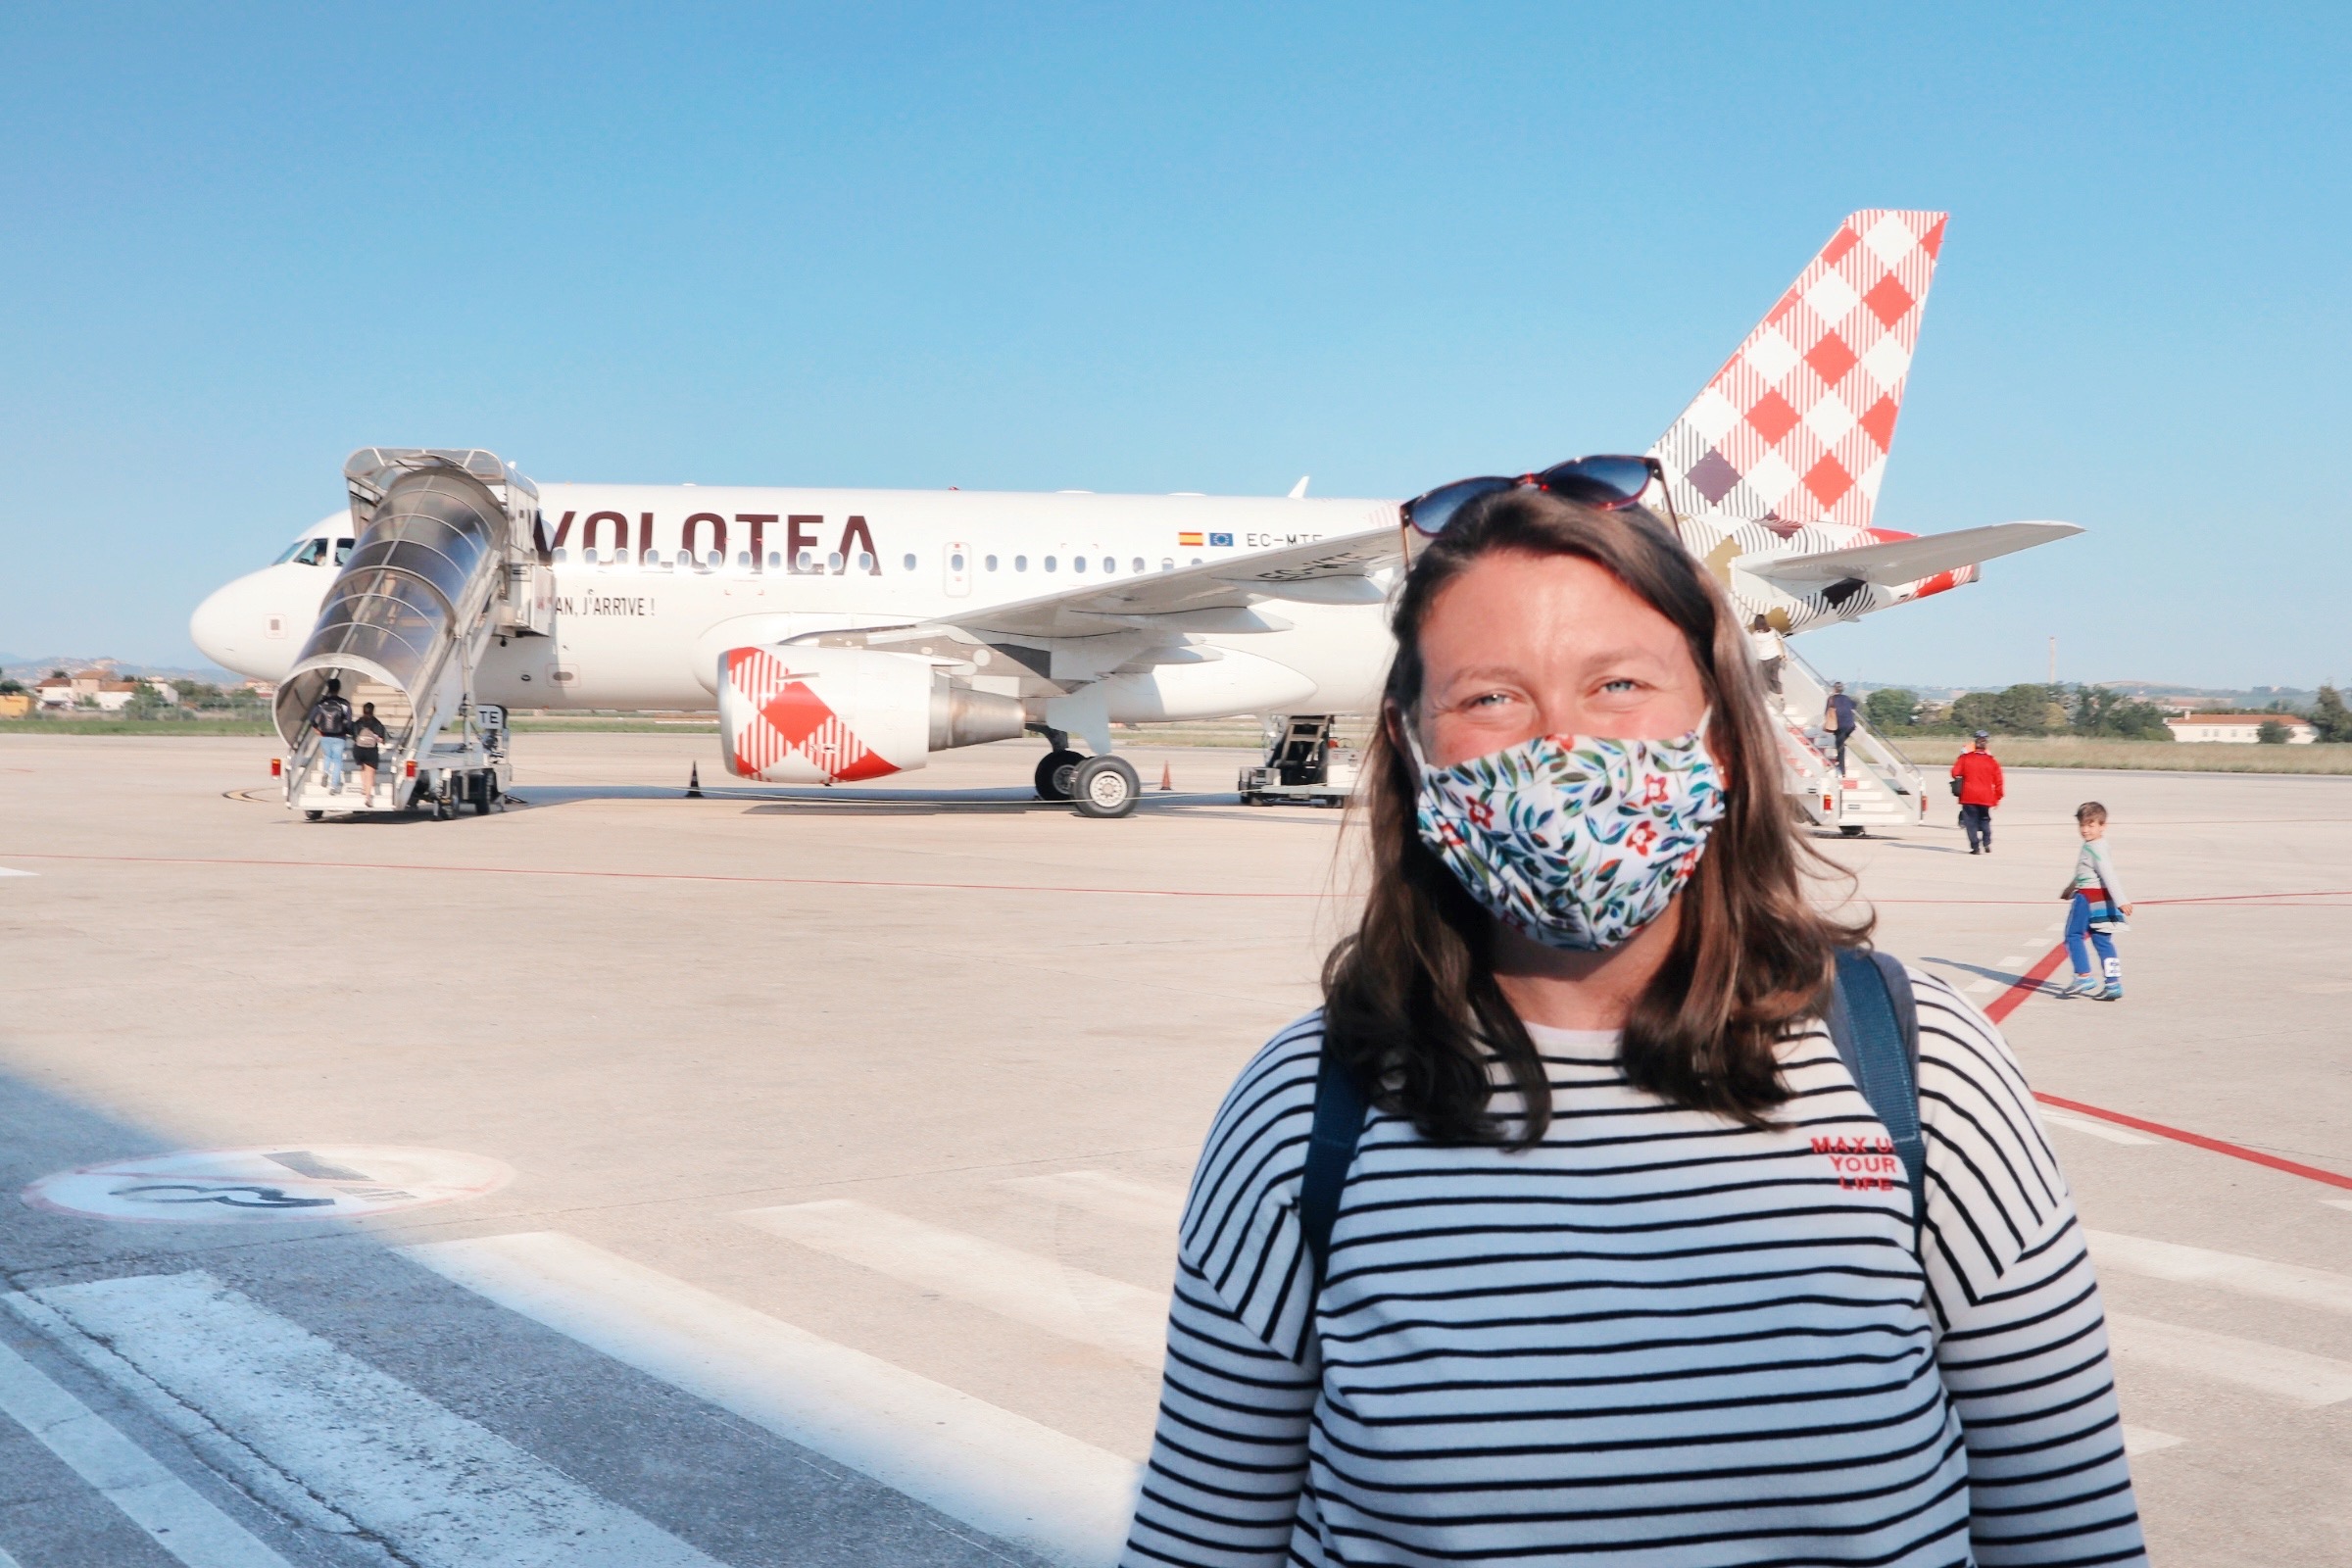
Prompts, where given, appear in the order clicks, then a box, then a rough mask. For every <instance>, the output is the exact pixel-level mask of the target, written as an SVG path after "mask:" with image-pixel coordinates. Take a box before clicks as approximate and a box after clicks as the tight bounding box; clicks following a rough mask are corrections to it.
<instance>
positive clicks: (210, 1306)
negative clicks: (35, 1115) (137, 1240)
mask: <svg viewBox="0 0 2352 1568" xmlns="http://www.w3.org/2000/svg"><path fill="white" fill-rule="evenodd" d="M28 1294H29V1295H31V1296H32V1297H33V1298H34V1299H36V1300H38V1301H39V1302H41V1303H42V1304H43V1305H45V1306H48V1307H50V1308H52V1309H53V1310H55V1311H56V1312H57V1313H58V1315H59V1316H61V1317H63V1318H64V1319H66V1320H67V1321H68V1322H70V1323H71V1324H73V1326H74V1328H76V1329H77V1330H79V1331H80V1332H81V1333H83V1334H85V1335H87V1336H89V1337H91V1338H93V1339H96V1340H99V1341H101V1342H103V1343H104V1344H105V1345H106V1346H107V1347H108V1348H111V1349H112V1350H113V1351H114V1352H115V1354H116V1355H118V1356H120V1357H121V1358H122V1359H123V1361H125V1362H127V1363H129V1364H130V1365H131V1366H134V1367H136V1368H137V1369H138V1370H139V1372H140V1373H141V1374H143V1375H144V1376H146V1377H147V1378H149V1379H151V1380H153V1381H154V1382H155V1383H157V1384H159V1385H161V1386H162V1387H163V1388H165V1389H167V1390H169V1391H170V1392H171V1393H172V1395H174V1396H176V1397H178V1398H179V1399H180V1400H181V1401H183V1402H184V1403H186V1404H188V1405H190V1406H192V1407H194V1408H195V1409H197V1410H199V1411H201V1412H203V1413H204V1415H205V1416H206V1417H207V1418H208V1419H210V1420H211V1421H212V1422H213V1423H214V1424H216V1425H217V1426H219V1427H221V1429H222V1430H224V1431H226V1432H228V1433H230V1434H232V1435H233V1436H235V1437H236V1438H237V1439H238V1440H239V1441H240V1442H241V1443H243V1444H244V1445H246V1446H248V1447H249V1448H250V1449H251V1450H252V1451H253V1452H254V1453H256V1454H258V1455H259V1456H260V1457H261V1459H262V1460H263V1461H264V1462H266V1463H268V1464H270V1465H271V1466H273V1467H274V1468H276V1469H277V1470H279V1471H281V1472H282V1473H283V1474H285V1475H288V1476H292V1477H295V1478H296V1479H298V1480H299V1481H301V1483H302V1484H303V1485H304V1486H305V1487H307V1488H308V1489H310V1490H311V1491H312V1492H313V1493H314V1494H316V1495H319V1496H321V1497H323V1498H325V1499H326V1500H327V1501H328V1503H329V1504H330V1505H331V1506H332V1507H334V1508H335V1509H336V1510H337V1511H339V1512H341V1513H344V1514H346V1515H348V1516H349V1517H351V1518H352V1519H353V1520H355V1521H357V1522H358V1523H359V1524H360V1525H361V1526H363V1527H364V1528H366V1529H367V1530H368V1531H371V1532H373V1533H374V1534H376V1535H378V1536H380V1537H382V1538H384V1539H385V1540H386V1541H387V1542H388V1543H390V1544H391V1545H392V1546H393V1547H394V1548H395V1549H396V1550H397V1551H399V1552H400V1553H401V1554H403V1555H404V1556H407V1557H411V1558H414V1559H417V1560H419V1561H422V1562H427V1563H431V1564H433V1565H434V1568H526V1565H528V1568H540V1565H548V1568H553V1565H557V1564H562V1565H564V1568H572V1565H580V1568H587V1565H602V1568H718V1565H717V1564H716V1563H715V1562H714V1561H713V1560H712V1559H711V1558H710V1557H707V1556H705V1555H704V1554H703V1553H702V1552H700V1551H697V1550H696V1549H695V1548H694V1547H692V1546H690V1545H688V1544H686V1543H685V1542H683V1541H680V1540H678V1539H677V1538H676V1537H674V1536H672V1535H669V1534H668V1533H667V1532H665V1531H662V1530H661V1529H659V1528H657V1527H656V1526H654V1525H652V1524H649V1523H648V1522H647V1521H646V1520H644V1519H642V1518H640V1517H639V1516H638V1515H636V1514H634V1513H631V1512H630V1511H629V1510H627V1509H625V1508H621V1507H618V1506H615V1505H614V1504H613V1503H610V1502H607V1501H606V1500H605V1499H604V1498H602V1497H599V1496H598V1495H596V1494H595V1493H593V1492H590V1491H589V1490H588V1489H587V1488H585V1487H583V1486H581V1485H580V1484H579V1483H578V1482H576V1481H573V1480H572V1479H571V1478H570V1477H568V1476H566V1475H564V1474H563V1473H562V1472H561V1471H559V1470H557V1469H555V1468H554V1467H553V1466H551V1465H548V1464H545V1463H543V1462H542V1461H540V1460H539V1459H537V1458H534V1457H533V1456H532V1455H530V1454H528V1453H526V1452H524V1451H523V1450H522V1449H521V1448H518V1447H516V1446H515V1445H514V1444H512V1443H509V1442H508V1441H507V1440H506V1439H504V1438H502V1437H499V1436H498V1435H497V1434H496V1433H493V1432H491V1431H489V1430H488V1429H487V1428H485V1427H482V1426H478V1425H476V1424H475V1423H474V1422H471V1421H468V1420H466V1419H465V1418H464V1417H463V1416H459V1415H456V1414H453V1413H452V1412H451V1411H449V1410H447V1409H444V1408H443V1407H442V1406H440V1405H439V1404H436V1403H434V1402H433V1401H432V1400H431V1399H428V1398H426V1397H424V1396H423V1395H421V1394H419V1393H417V1391H416V1390H415V1389H412V1388H410V1387H409V1386H408V1385H407V1384H405V1383H402V1382H400V1381H398V1380H397V1379H394V1378H391V1377H388V1376H386V1375H385V1374H384V1373H382V1372H379V1371H377V1370H376V1369H375V1368H373V1367H371V1366H369V1365H368V1364H367V1363H366V1362H364V1361H361V1360H359V1359H358V1358H357V1357H355V1356H352V1355H349V1354H347V1353H345V1352H344V1351H342V1350H339V1349H337V1348H334V1347H333V1346H332V1345H329V1344H328V1343H327V1342H326V1341H324V1340H322V1339H320V1338H319V1336H317V1335H315V1334H313V1333H311V1332H310V1331H309V1330H308V1329H305V1328H303V1327H301V1326H300V1325H299V1324H296V1323H292V1322H289V1321H288V1320H287V1319H285V1318H282V1317H279V1316H278V1315H277V1314H276V1313H274V1312H271V1311H269V1310H267V1309H266V1308H264V1307H262V1306H260V1305H258V1304H257V1303H255V1302H254V1301H253V1300H251V1299H248V1298H246V1297H244V1296H241V1295H239V1294H238V1293H237V1292H235V1291H233V1290H230V1289H229V1288H228V1287H226V1286H224V1285H222V1284H221V1282H220V1281H219V1280H217V1279H215V1278H213V1277H212V1276H211V1275H210V1274H207V1273H204V1272H202V1271H201V1270H198V1271H192V1272H189V1273H185V1274H150V1275H141V1276H134V1277H131V1278H126V1279H112V1280H100V1281H96V1282H93V1283H91V1284H87V1285H64V1286H52V1287H50V1288H48V1289H45V1290H37V1291H33V1292H30V1293H28Z"/></svg>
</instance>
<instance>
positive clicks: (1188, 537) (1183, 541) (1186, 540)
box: [1176, 533, 1201, 549]
mask: <svg viewBox="0 0 2352 1568" xmlns="http://www.w3.org/2000/svg"><path fill="white" fill-rule="evenodd" d="M1176 543H1177V544H1178V545H1191V546H1193V547H1194V548H1195V549H1199V548H1200V545H1201V536H1200V535H1199V534H1197V533H1180V534H1178V535H1177V536H1176Z"/></svg>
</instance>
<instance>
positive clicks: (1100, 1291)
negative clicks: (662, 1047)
mask: <svg viewBox="0 0 2352 1568" xmlns="http://www.w3.org/2000/svg"><path fill="white" fill-rule="evenodd" d="M735 1217H736V1218H737V1219H739V1220H741V1221H743V1222H744V1223H745V1224H746V1225H750V1226H753V1227H755V1228H756V1229H759V1230H762V1231H765V1232H767V1234H769V1235H770V1236H781V1237H783V1238H784V1239H785V1240H786V1241H788V1242H797V1243H799V1244H800V1245H801V1246H803V1247H809V1248H814V1249H815V1250H817V1251H820V1252H824V1253H827V1254H829V1255H831V1256H833V1257H838V1258H841V1259H843V1260H844V1261H847V1262H851V1263H856V1264H858V1266H859V1267H861V1268H870V1269H872V1270H873V1271H874V1272H875V1273H877V1274H887V1275H889V1276H890V1277H891V1278H892V1279H895V1280H904V1281H905V1282H906V1283H907V1284H908V1285H912V1286H914V1287H915V1288H916V1289H918V1290H925V1291H937V1292H938V1293H939V1294H940V1295H942V1296H948V1297H953V1298H954V1299H956V1300H959V1301H968V1302H970V1303H971V1304H972V1305H974V1306H977V1307H983V1308H985V1309H987V1310H988V1311H991V1312H994V1313H996V1314H997V1315H998V1316H1000V1317H1008V1318H1011V1319H1012V1320H1013V1321H1014V1322H1016V1323H1026V1324H1028V1325H1029V1326H1030V1327H1031V1328H1034V1329H1043V1330H1045V1331H1046V1332H1047V1333H1048V1334H1058V1335H1059V1336H1061V1337H1062V1338H1063V1339H1065V1340H1076V1341H1078V1342H1079V1343H1080V1344H1081V1345H1092V1346H1097V1347H1099V1348H1103V1349H1105V1350H1108V1351H1110V1352H1111V1353H1112V1354H1113V1355H1120V1356H1124V1357H1126V1358H1127V1359H1128V1360H1130V1361H1133V1362H1135V1363H1136V1364H1137V1365H1139V1366H1144V1367H1149V1368H1151V1369H1152V1370H1153V1371H1157V1370H1158V1369H1159V1364H1160V1358H1161V1355H1162V1353H1163V1352H1164V1351H1165V1350H1166V1348H1167V1338H1168V1300H1167V1298H1166V1297H1164V1296H1162V1295H1160V1294H1158V1293H1157V1292H1155V1291H1147V1290H1145V1289H1143V1288H1142V1287H1141V1286H1136V1285H1130V1284H1128V1283H1127V1282H1126V1281H1125V1280H1114V1279H1106V1278H1104V1277H1103V1275H1100V1274H1093V1273H1089V1272H1088V1271H1087V1270H1085V1269H1082V1268H1072V1267H1071V1266H1069V1265H1068V1264H1066V1263H1063V1262H1061V1261H1059V1260H1058V1259H1055V1258H1051V1257H1040V1256H1039V1255H1038V1254H1037V1253H1035V1252H1024V1251H1022V1250H1020V1249H1019V1248H1017V1247H1006V1246H1005V1245H1004V1244H1003V1243H1001V1242H992V1241H989V1240H987V1239H986V1238H985V1237H979V1236H973V1235H970V1234H968V1233H966V1232H963V1231H952V1230H948V1229H945V1228H944V1227H942V1226H938V1225H932V1224H928V1223H926V1222H924V1221H922V1220H919V1219H909V1218H907V1216H906V1215H904V1214H895V1213H893V1212H891V1211H890V1210H889V1209H887V1208H874V1207H872V1206H870V1205H868V1204H865V1203H858V1202H852V1201H849V1200H848V1199H838V1198H837V1199H827V1200H825V1201H822V1202H815V1203H788V1204H786V1205H784V1206H783V1207H781V1208H753V1209H746V1210H744V1211H743V1212H741V1213H739V1214H737V1215H736V1216H735Z"/></svg>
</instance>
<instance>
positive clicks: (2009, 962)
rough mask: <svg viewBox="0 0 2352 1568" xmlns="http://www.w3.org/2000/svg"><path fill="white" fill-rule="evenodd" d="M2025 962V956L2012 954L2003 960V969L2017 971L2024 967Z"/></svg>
mask: <svg viewBox="0 0 2352 1568" xmlns="http://www.w3.org/2000/svg"><path fill="white" fill-rule="evenodd" d="M2025 961H2026V956H2025V955H2024V954H2022V953H2012V954H2011V955H2009V956H2007V957H2006V958H2003V959H2002V960H2001V967H2002V968H2004V969H2015V968H2017V967H2019V966H2020V965H2022V964H2023V963H2024V962H2025Z"/></svg>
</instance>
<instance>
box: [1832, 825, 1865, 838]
mask: <svg viewBox="0 0 2352 1568" xmlns="http://www.w3.org/2000/svg"><path fill="white" fill-rule="evenodd" d="M1838 832H1840V833H1842V834H1844V835H1845V836H1846V837H1847V838H1849V839H1858V838H1860V837H1861V836H1862V825H1861V824H1860V823H1858V822H1857V823H1854V824H1852V825H1851V826H1849V825H1847V824H1846V823H1843V822H1840V823H1838Z"/></svg>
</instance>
